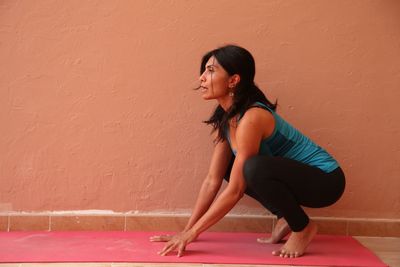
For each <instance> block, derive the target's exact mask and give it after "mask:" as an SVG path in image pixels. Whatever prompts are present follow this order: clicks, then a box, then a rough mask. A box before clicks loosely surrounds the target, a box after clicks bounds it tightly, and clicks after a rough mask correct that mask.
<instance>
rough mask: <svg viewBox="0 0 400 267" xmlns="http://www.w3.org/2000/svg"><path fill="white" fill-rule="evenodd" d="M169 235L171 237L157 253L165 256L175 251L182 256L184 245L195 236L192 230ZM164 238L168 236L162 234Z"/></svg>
mask: <svg viewBox="0 0 400 267" xmlns="http://www.w3.org/2000/svg"><path fill="white" fill-rule="evenodd" d="M170 237H171V239H170V240H169V241H168V243H167V244H166V245H165V246H164V248H163V249H162V250H161V251H160V252H158V254H159V255H161V256H165V255H167V254H168V253H169V252H171V251H177V252H178V257H182V256H183V253H184V252H185V249H186V246H187V245H188V244H189V243H191V242H192V241H193V240H195V239H196V237H197V236H196V235H195V233H194V231H192V230H188V231H186V232H182V233H179V234H177V235H174V236H170ZM166 238H168V237H167V236H164V240H166Z"/></svg>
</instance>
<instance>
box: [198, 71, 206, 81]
mask: <svg viewBox="0 0 400 267" xmlns="http://www.w3.org/2000/svg"><path fill="white" fill-rule="evenodd" d="M199 81H200V82H205V81H206V78H205V77H204V73H203V74H201V75H200V77H199Z"/></svg>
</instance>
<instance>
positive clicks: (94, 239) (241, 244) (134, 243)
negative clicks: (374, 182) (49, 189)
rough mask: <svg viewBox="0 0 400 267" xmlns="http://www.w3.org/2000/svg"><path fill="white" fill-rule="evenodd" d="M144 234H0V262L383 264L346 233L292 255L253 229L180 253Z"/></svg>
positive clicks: (209, 235)
mask: <svg viewBox="0 0 400 267" xmlns="http://www.w3.org/2000/svg"><path fill="white" fill-rule="evenodd" d="M156 234H160V233H150V232H0V263H15V262H153V263H160V262H163V263H215V264H217V263H220V264H224V263H225V264H278V265H279V264H282V265H292V266H293V265H309V266H352V267H358V266H363V267H381V266H387V265H385V264H384V263H383V262H382V261H381V260H380V259H379V258H377V257H376V256H375V255H374V254H373V253H372V252H370V251H369V250H368V249H366V248H365V247H363V246H362V245H361V244H360V243H359V242H358V241H356V240H354V239H353V238H352V237H347V236H328V235H318V236H316V238H315V239H314V240H313V241H312V242H311V244H310V246H309V247H308V250H307V252H306V254H305V255H304V256H303V257H300V258H296V259H285V258H280V257H276V256H272V255H271V252H272V251H273V250H275V249H278V248H279V247H280V246H282V244H275V245H268V244H259V243H257V242H256V238H257V237H260V236H264V234H256V233H214V232H206V233H203V234H202V235H201V236H200V237H199V239H198V240H197V241H196V242H193V243H191V244H189V245H188V246H187V248H186V253H185V256H183V257H181V258H178V257H176V254H171V255H168V256H164V257H162V256H159V255H158V254H157V252H158V251H160V250H161V249H162V247H163V245H164V244H165V243H152V242H149V237H150V236H153V235H156Z"/></svg>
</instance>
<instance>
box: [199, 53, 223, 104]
mask: <svg viewBox="0 0 400 267" xmlns="http://www.w3.org/2000/svg"><path fill="white" fill-rule="evenodd" d="M199 80H200V90H201V94H202V97H203V99H206V100H208V99H220V98H225V97H228V96H229V81H230V77H229V74H228V73H227V72H226V71H225V70H224V68H222V66H221V65H220V64H219V63H218V61H217V59H216V58H215V57H214V56H212V57H210V59H209V60H208V61H207V63H206V67H205V70H204V72H203V74H201V75H200V78H199Z"/></svg>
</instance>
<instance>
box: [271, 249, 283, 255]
mask: <svg viewBox="0 0 400 267" xmlns="http://www.w3.org/2000/svg"><path fill="white" fill-rule="evenodd" d="M272 255H274V256H280V255H281V251H280V250H274V251H272Z"/></svg>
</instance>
